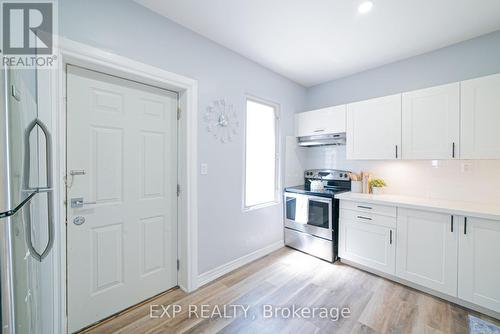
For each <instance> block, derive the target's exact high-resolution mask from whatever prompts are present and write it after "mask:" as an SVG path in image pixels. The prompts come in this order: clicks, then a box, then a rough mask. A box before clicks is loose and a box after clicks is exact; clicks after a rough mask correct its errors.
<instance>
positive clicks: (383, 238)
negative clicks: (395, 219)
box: [339, 219, 396, 275]
mask: <svg viewBox="0 0 500 334" xmlns="http://www.w3.org/2000/svg"><path fill="white" fill-rule="evenodd" d="M339 240H340V243H339V244H340V247H339V256H340V257H341V258H344V259H346V260H350V261H353V262H356V263H359V264H361V265H364V266H367V267H370V268H373V269H376V270H379V271H382V272H385V273H388V274H391V275H394V261H395V250H396V248H395V247H394V245H395V233H394V231H393V230H392V229H390V228H388V227H384V226H378V225H374V224H370V223H362V222H355V221H350V220H345V219H343V220H341V221H340V235H339Z"/></svg>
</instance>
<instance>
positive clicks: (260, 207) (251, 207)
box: [243, 201, 281, 212]
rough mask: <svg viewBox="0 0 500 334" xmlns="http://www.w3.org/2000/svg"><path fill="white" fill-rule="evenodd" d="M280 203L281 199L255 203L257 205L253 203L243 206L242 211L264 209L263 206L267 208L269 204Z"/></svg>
mask: <svg viewBox="0 0 500 334" xmlns="http://www.w3.org/2000/svg"><path fill="white" fill-rule="evenodd" d="M279 204H281V201H273V202H267V203H262V204H257V205H253V206H248V207H247V206H245V207H243V212H249V211H254V210H258V209H264V208H267V207H269V206H274V205H279Z"/></svg>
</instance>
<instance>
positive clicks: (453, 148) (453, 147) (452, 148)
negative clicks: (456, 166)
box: [451, 142, 455, 158]
mask: <svg viewBox="0 0 500 334" xmlns="http://www.w3.org/2000/svg"><path fill="white" fill-rule="evenodd" d="M451 157H452V158H455V142H453V145H452V147H451Z"/></svg>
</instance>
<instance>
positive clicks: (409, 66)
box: [306, 31, 500, 109]
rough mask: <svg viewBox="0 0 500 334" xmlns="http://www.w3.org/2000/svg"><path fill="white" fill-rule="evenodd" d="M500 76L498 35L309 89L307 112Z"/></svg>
mask: <svg viewBox="0 0 500 334" xmlns="http://www.w3.org/2000/svg"><path fill="white" fill-rule="evenodd" d="M499 72H500V31H496V32H493V33H491V34H488V35H484V36H481V37H477V38H474V39H471V40H468V41H465V42H462V43H459V44H455V45H452V46H449V47H446V48H442V49H439V50H436V51H433V52H429V53H426V54H422V55H419V56H415V57H412V58H408V59H405V60H402V61H399V62H396V63H392V64H388V65H385V66H382V67H378V68H375V69H372V70H368V71H365V72H361V73H358V74H354V75H352V76H348V77H345V78H342V79H338V80H333V81H330V82H327V83H324V84H321V85H317V86H314V87H311V88H309V89H308V92H307V102H306V105H307V109H315V108H320V107H325V106H331V105H337V104H343V103H347V102H354V101H360V100H364V99H369V98H372V97H378V96H384V95H390V94H395V93H399V92H404V91H410V90H414V89H420V88H425V87H430V86H435V85H440V84H445V83H450V82H455V81H460V80H464V79H471V78H474V77H479V76H483V75H488V74H493V73H499Z"/></svg>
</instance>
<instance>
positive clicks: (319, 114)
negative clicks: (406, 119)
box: [295, 105, 346, 137]
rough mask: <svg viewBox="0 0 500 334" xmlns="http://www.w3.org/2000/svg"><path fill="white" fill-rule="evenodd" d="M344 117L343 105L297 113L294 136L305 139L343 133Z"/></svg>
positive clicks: (344, 108)
mask: <svg viewBox="0 0 500 334" xmlns="http://www.w3.org/2000/svg"><path fill="white" fill-rule="evenodd" d="M345 117H346V106H345V105H341V106H335V107H328V108H323V109H318V110H312V111H307V112H303V113H299V114H297V115H296V117H295V125H296V130H295V135H296V136H297V137H306V136H316V135H321V134H330V133H342V132H345Z"/></svg>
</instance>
